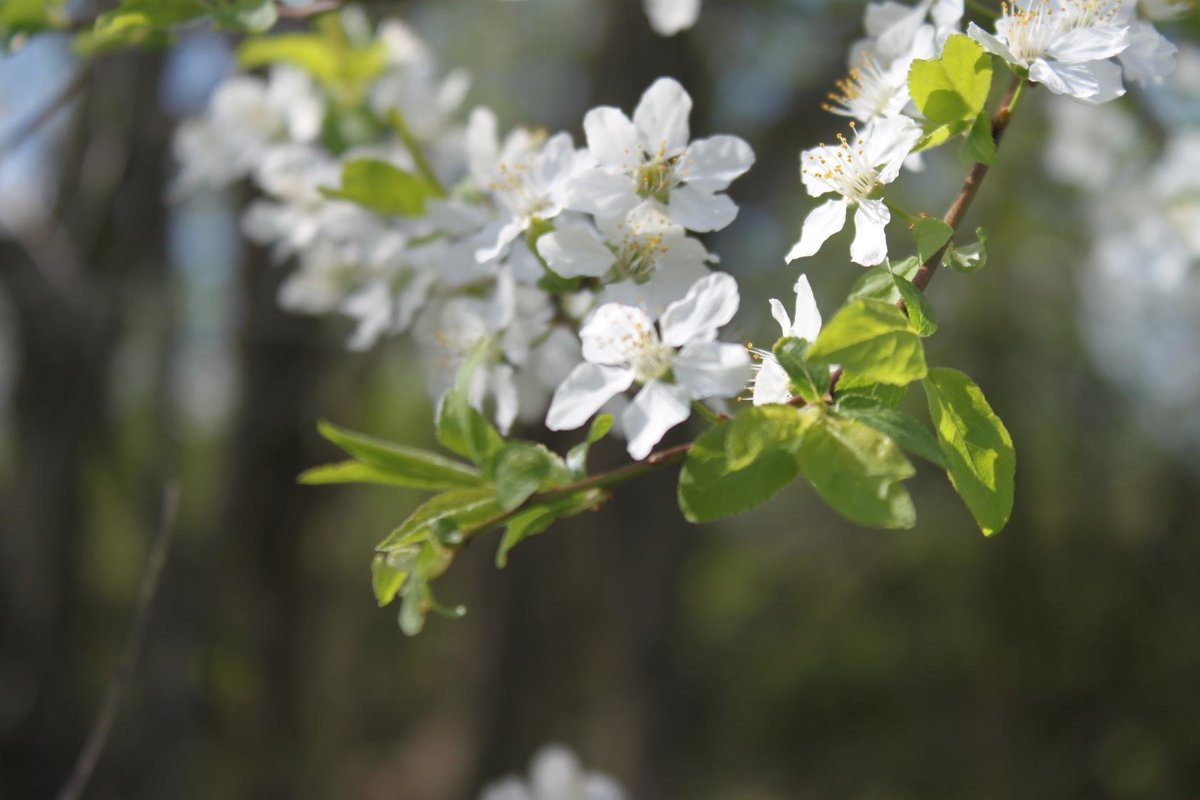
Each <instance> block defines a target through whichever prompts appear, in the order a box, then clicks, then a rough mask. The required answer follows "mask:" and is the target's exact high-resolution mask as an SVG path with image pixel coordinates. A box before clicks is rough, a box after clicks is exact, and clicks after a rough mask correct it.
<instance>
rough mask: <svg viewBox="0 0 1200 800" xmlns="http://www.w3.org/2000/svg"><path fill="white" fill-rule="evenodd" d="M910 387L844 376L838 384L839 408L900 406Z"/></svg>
mask: <svg viewBox="0 0 1200 800" xmlns="http://www.w3.org/2000/svg"><path fill="white" fill-rule="evenodd" d="M907 391H908V387H906V386H893V385H891V384H887V383H873V382H871V381H865V380H862V379H861V378H859V377H857V376H855V375H846V374H843V375H842V377H841V380H839V381H838V384H837V404H838V408H874V407H875V406H878V405H885V406H892V407H893V408H894V407H895V406H898V405H900V401H901V400H903V399H904V395H905V394H906V393H907Z"/></svg>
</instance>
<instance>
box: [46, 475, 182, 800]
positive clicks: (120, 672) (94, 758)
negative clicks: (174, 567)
mask: <svg viewBox="0 0 1200 800" xmlns="http://www.w3.org/2000/svg"><path fill="white" fill-rule="evenodd" d="M178 511H179V488H178V487H177V486H176V485H175V484H174V483H171V484H168V486H167V488H166V490H165V491H164V492H163V500H162V516H161V517H160V521H159V528H158V534H157V535H156V536H155V538H154V544H153V546H152V547H151V550H150V558H149V560H148V561H147V562H146V571H145V572H144V573H143V574H142V588H141V592H140V593H139V595H138V604H137V607H136V609H134V615H133V623H132V625H131V626H130V628H129V633H128V635H127V636H126V638H125V645H124V647H123V648H122V650H121V659H120V661H118V662H117V671H116V673H115V674H114V675H113V678H112V681H110V682H109V684H108V690H107V692H106V693H105V695H104V704H103V705H102V706H101V707H100V713H99V714H98V715H97V716H96V719H95V721H94V722H93V723H92V728H91V730H90V731H88V737H87V741H86V742H85V743H84V746H83V750H81V751H80V753H79V758H78V759H77V760H76V761H75V768H74V769H73V770H72V772H71V777H70V779H69V780H68V781H67V783H66V785H65V786H63V788H62V791H60V792H59V793H58V800H78V798H79V797H81V796H82V795H83V791H84V789H86V788H87V784H88V781H89V780H91V777H92V773H93V772H95V770H96V765H97V764H98V763H99V762H100V756H101V755H102V754H103V753H104V747H105V745H106V744H107V743H108V736H109V733H111V732H112V727H113V723H114V722H115V721H116V718H117V712H118V711H120V709H121V701H122V700H123V699H124V697H125V690H126V689H127V688H128V684H129V681H130V679H131V678H132V677H133V673H134V669H135V668H136V666H137V660H138V656H139V655H140V653H141V650H142V643H143V641H144V640H145V638H146V629H147V627H148V626H149V623H150V612H151V610H152V609H153V606H154V598H155V597H156V596H157V594H158V585H159V579H160V578H161V577H162V572H163V567H164V566H166V563H167V553H168V552H169V551H170V549H171V539H172V536H173V532H174V530H175V517H176V514H177V512H178Z"/></svg>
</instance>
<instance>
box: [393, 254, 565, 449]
mask: <svg viewBox="0 0 1200 800" xmlns="http://www.w3.org/2000/svg"><path fill="white" fill-rule="evenodd" d="M553 316H554V311H553V309H552V308H551V306H550V303H549V299H548V298H547V297H546V295H545V294H544V293H542V292H539V291H537V290H534V289H530V288H529V287H525V286H518V285H517V284H516V281H515V280H514V279H513V278H512V276H511V275H509V274H508V273H507V272H500V273H499V274H498V275H497V276H496V281H495V285H494V287H493V288H492V291H491V294H490V296H488V297H486V298H481V297H474V296H463V295H457V296H453V297H450V298H447V299H445V300H442V301H441V302H439V303H438V304H436V305H434V306H433V308H431V309H430V310H428V311H427V312H426V313H424V314H422V315H421V317H420V319H419V320H418V321H417V324H416V328H415V335H416V337H417V340H418V341H419V342H420V343H421V344H423V345H424V346H425V348H426V352H425V355H426V376H427V378H428V381H429V385H430V389H431V390H432V393H433V394H434V396H435V397H437V398H441V397H442V396H444V395H445V393H446V392H447V391H449V389H450V388H451V387H452V386H453V385H454V380H455V377H456V375H457V374H458V369H459V367H460V366H462V364H463V362H464V361H465V360H466V358H467V357H468V356H470V355H471V354H472V353H474V352H475V351H476V350H477V348H479V347H484V348H485V353H484V357H483V360H482V363H481V364H480V366H479V368H478V369H476V370H475V373H474V374H473V375H472V380H471V384H470V389H469V392H468V397H467V401H468V402H469V403H470V404H471V405H472V406H473V407H474V408H476V409H478V410H479V411H482V412H486V411H487V405H488V403H489V401H490V402H491V403H492V406H493V408H492V416H493V418H494V420H495V422H496V427H497V428H499V429H500V431H501V432H502V433H508V431H509V430H510V429H511V428H512V424H513V422H514V421H515V420H516V418H517V415H518V413H519V412H520V395H519V389H518V383H519V382H518V380H517V371H518V370H519V369H521V368H523V367H525V366H526V365H527V364H528V362H529V357H530V353H531V351H532V350H533V349H534V347H535V345H537V344H538V343H539V342H540V341H542V339H543V338H544V337H545V336H546V335H547V334H548V333H549V331H550V326H551V321H552V319H553ZM439 405H440V401H439Z"/></svg>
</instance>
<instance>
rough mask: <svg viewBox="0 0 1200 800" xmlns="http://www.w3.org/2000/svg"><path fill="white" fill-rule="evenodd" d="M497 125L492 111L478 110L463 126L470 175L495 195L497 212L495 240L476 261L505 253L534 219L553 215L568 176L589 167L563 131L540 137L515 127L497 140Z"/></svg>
mask: <svg viewBox="0 0 1200 800" xmlns="http://www.w3.org/2000/svg"><path fill="white" fill-rule="evenodd" d="M496 127H497V126H496V116H495V114H493V113H492V112H491V111H490V110H489V109H486V108H477V109H475V111H473V112H472V113H471V119H470V122H469V123H468V128H467V148H468V158H469V163H470V167H471V174H472V176H473V178H474V179H475V182H476V183H477V184H478V185H479V187H480V188H482V189H484V190H485V191H488V192H490V193H491V194H492V196H493V197H495V199H496V201H497V203H498V204H499V206H500V210H501V213H502V218H501V220H500V221H499V222H498V223H497V224H496V240H495V242H494V243H493V244H492V245H490V246H488V247H484V248H482V249H481V250H480V251H479V254H478V258H479V260H480V261H487V260H489V259H492V258H495V257H496V256H498V255H500V254H501V253H502V252H504V249H505V248H506V247H508V246H509V245H510V244H512V242H513V241H514V240H515V239H516V238H517V237H518V236H520V235H521V234H522V233H523V232H525V231H526V230H528V229H529V226H530V225H531V224H532V223H533V221H534V220H535V219H541V220H549V219H553V218H554V217H556V216H558V215H559V214H560V213H561V212H562V210H563V208H564V207H565V204H566V198H567V191H568V188H569V186H570V185H571V181H572V179H573V178H574V177H575V175H576V174H577V173H578V172H579V171H580V170H581V169H583V168H585V167H586V166H587V165H588V160H587V158H586V156H585V155H583V154H582V153H580V152H576V150H575V144H574V142H572V141H571V135H570V134H568V133H559V134H556V135H554V136H551V137H550V138H549V139H547V140H544V141H543V139H542V137H541V136H540V135H538V134H534V133H532V132H530V131H526V130H524V129H522V128H518V129H517V130H514V131H513V132H511V133H510V134H509V135H508V136H507V137H506V138H505V140H504V142H503V143H501V142H500V141H499V138H498V136H497V132H496Z"/></svg>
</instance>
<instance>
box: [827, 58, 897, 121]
mask: <svg viewBox="0 0 1200 800" xmlns="http://www.w3.org/2000/svg"><path fill="white" fill-rule="evenodd" d="M834 86H835V87H836V91H833V92H830V93H829V95H828V97H829V102H828V103H824V104H823V105H822V108H824V109H825V110H826V111H829V112H832V113H834V114H841V115H842V116H844V117H854V118H855V119H860V120H869V119H874V118H875V117H881V116H883V115H884V114H885V113H886V112H887V110H888V108H889V107H890V106H891V105H892V103H893V102H895V100H896V97H897V95H899V93H900V91H901V89H902V88H903V87H902V86H897V85H893V84H892V83H891V82H889V81H888V79H887V75H886V74H885V73H884V71H883V68H882V67H880V66H879V62H878V61H876V60H875V59H874V58H873V57H872V56H871V55H870V54H869V53H868V54H864V55H863V57H862V60H861V61H860V62H859V65H858V66H857V67H854V68H852V69H851V70H850V72H849V73H848V74H847V75H846V77H845V78H841V79H840V80H838V81H837V83H835V84H834Z"/></svg>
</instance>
